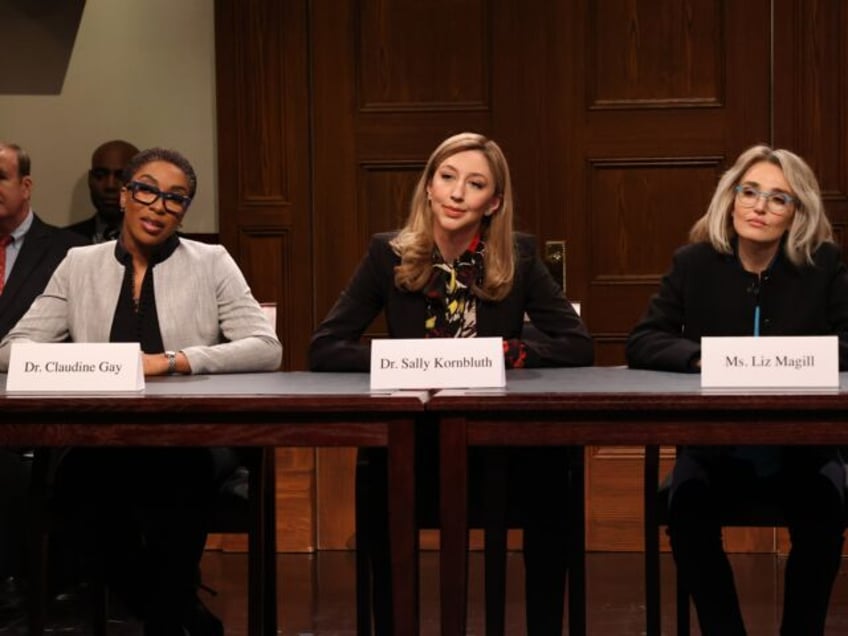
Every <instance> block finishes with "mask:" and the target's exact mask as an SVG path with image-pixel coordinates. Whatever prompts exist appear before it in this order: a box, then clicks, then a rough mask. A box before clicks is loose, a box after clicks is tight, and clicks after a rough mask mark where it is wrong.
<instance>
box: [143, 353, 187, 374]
mask: <svg viewBox="0 0 848 636" xmlns="http://www.w3.org/2000/svg"><path fill="white" fill-rule="evenodd" d="M176 361H177V365H176V368H175V369H174V371H175V373H180V374H183V375H188V374H189V373H191V365H190V364H189V363H188V358H186V356H185V354H184V353H183V352H182V351H178V352H177V356H176ZM142 364H143V366H144V375H145V376H153V375H168V356H166V355H165V354H164V353H145V354H144V355H143V356H142Z"/></svg>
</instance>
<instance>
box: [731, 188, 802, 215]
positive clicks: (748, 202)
mask: <svg viewBox="0 0 848 636" xmlns="http://www.w3.org/2000/svg"><path fill="white" fill-rule="evenodd" d="M760 198H764V199H765V200H766V210H768V211H769V212H771V213H772V214H786V213H787V212H789V208H791V207H792V205H793V204H795V203H798V199H796V198H795V197H793V196H792V195H790V194H786V193H785V192H763V191H762V190H757V189H756V188H755V187H754V186H749V185H738V186H736V200H737V201H738V202H739V205H741V206H742V207H744V208H753V207H754V206H755V205H757V201H759V200H760Z"/></svg>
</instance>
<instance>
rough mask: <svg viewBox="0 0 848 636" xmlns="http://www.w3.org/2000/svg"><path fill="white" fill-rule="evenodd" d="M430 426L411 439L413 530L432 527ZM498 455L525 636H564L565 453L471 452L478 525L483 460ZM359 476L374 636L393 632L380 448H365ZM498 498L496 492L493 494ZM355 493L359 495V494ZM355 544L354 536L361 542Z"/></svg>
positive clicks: (472, 507)
mask: <svg viewBox="0 0 848 636" xmlns="http://www.w3.org/2000/svg"><path fill="white" fill-rule="evenodd" d="M434 430H435V427H429V428H428V427H420V428H419V430H418V433H417V436H416V471H415V472H416V503H417V519H418V524H419V527H437V525H438V520H439V510H438V502H439V498H438V491H439V462H438V440H437V439H436V436H435V434H434V433H433V431H434ZM498 452H500V453H504V454H505V464H506V485H507V489H506V497H507V502H506V504H507V505H506V514H507V522H508V523H509V524H510V526H512V527H521V528H523V531H524V532H523V534H524V545H523V547H524V565H525V599H526V622H527V633H528V635H529V636H560V635H561V634H562V623H563V609H564V600H565V582H566V574H567V569H568V551H567V543H568V542H567V503H568V502H567V483H568V481H567V480H568V449H567V448H554V447H544V448H510V449H487V448H472V449H471V450H470V451H469V484H468V486H469V519H470V522H471V525H475V526H478V527H479V526H481V525H482V521H481V519H483V518H484V515H485V514H486V511H485V510H484V507H485V502H486V501H487V498H488V497H490V496H492V494H493V493H490V492H487V486H488V485H489V484H487V483H486V479H487V473H486V469H487V460H488V457H487V455H489V454H491V453H498ZM357 470H366V471H368V472H367V476H366V478H365V480H364V481H365V482H366V483H367V488H368V493H367V500H368V509H369V513H368V519H367V520H365V523H366V524H367V526H368V544H367V546H366V548H367V552H368V553H369V555H370V558H371V564H370V565H371V571H372V575H373V583H372V589H373V599H374V626H375V633H376V634H377V635H378V636H381V635H386V634H391V633H392V617H391V607H392V590H391V570H390V556H389V555H390V552H389V532H388V510H387V503H386V502H387V500H388V488H387V479H386V474H387V473H386V470H387V457H386V452H385V449H379V448H377V449H374V448H371V449H363V450H361V451H360V454H359V464H358V468H357ZM494 494H495V495H497V493H494ZM364 495H365V494H364V493H357V497H359V496H364ZM359 539H360V538H357V540H359Z"/></svg>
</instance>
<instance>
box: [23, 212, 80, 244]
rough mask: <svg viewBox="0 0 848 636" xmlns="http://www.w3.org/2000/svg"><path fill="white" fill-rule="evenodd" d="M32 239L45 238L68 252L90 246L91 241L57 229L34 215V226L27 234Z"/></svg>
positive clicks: (65, 230) (62, 229)
mask: <svg viewBox="0 0 848 636" xmlns="http://www.w3.org/2000/svg"><path fill="white" fill-rule="evenodd" d="M27 235H28V236H31V237H43V238H46V239H47V240H49V241H50V242H52V243H53V244H55V245H56V246H57V247H59V248H62V249H65V250H67V249H68V248H70V247H75V246H81V245H90V243H91V242H90V241H88V240H86V239H85V237H83V236H80V235H79V234H76V233H74V232H71V231H70V230H68V229H66V228H60V227H56V226H55V225H50V224H49V223H45V222H44V221H42V220H41V219H40V218H39V217H38V216H37V215H33V218H32V225H31V226H30V228H29V231H28V232H27Z"/></svg>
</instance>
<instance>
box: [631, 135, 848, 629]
mask: <svg viewBox="0 0 848 636" xmlns="http://www.w3.org/2000/svg"><path fill="white" fill-rule="evenodd" d="M690 240H691V243H690V244H689V245H687V246H685V247H683V248H681V249H679V250H678V251H677V252H676V253H675V255H674V260H673V263H672V267H671V271H669V272H668V273H667V274H666V275H665V277H664V278H663V280H662V284H661V286H660V291H659V293H658V294H657V295H656V296H654V298H653V299H652V300H651V304H650V306H649V308H648V312H647V314H646V315H645V317H644V318H643V319H642V321H641V322H640V323H639V324H638V325H637V326H636V327H635V329H634V330H633V331H632V333H631V334H630V337H629V339H628V342H627V359H628V362H629V364H630V366H631V367H636V368H643V369H657V370H664V371H681V372H693V373H697V372H698V371H699V370H700V365H701V346H700V342H701V338H702V337H704V336H759V335H762V336H805V335H806V336H814V335H837V336H838V337H839V366H840V369H842V370H846V369H848V273H846V268H845V265H844V264H843V262H842V257H841V254H840V250H839V248H838V247H837V246H836V245H835V244H834V243H833V238H832V232H831V226H830V223H829V221H828V220H827V217H826V215H825V212H824V206H823V204H822V200H821V195H820V193H819V186H818V183H817V181H816V178H815V175H814V174H813V171H812V170H811V169H810V167H809V166H808V165H807V164H806V163H805V162H804V161H803V160H802V159H801V158H800V157H798V156H797V155H795V154H793V153H791V152H789V151H787V150H781V149H772V148H769V147H768V146H762V145H761V146H754V147H752V148H749V149H748V150H746V151H745V152H744V153H742V155H740V157H739V158H738V159H737V161H736V164H735V165H734V166H733V167H732V168H731V169H730V170H728V171H727V172H726V173H725V174H724V175H723V176H722V178H721V180H720V181H719V184H718V187H717V188H716V191H715V193H714V195H713V198H712V202H711V203H710V206H709V208H708V210H707V212H706V214H705V215H704V216H703V217H701V218H700V219H699V220H698V221H697V222H696V223H695V225H694V226H693V228H692V230H691V232H690ZM844 491H845V468H844V466H843V464H842V461H841V458H840V456H839V452H838V450H837V449H836V448H827V447H811V446H798V447H775V446H746V447H720V448H719V447H692V446H689V447H684V448H683V449H681V450H680V452H679V453H678V458H677V461H676V462H675V465H674V469H673V471H672V484H671V498H670V504H669V526H668V531H669V536H670V538H671V548H672V552H673V554H674V559H675V562H676V563H677V571H678V576H680V577H681V578H682V580H683V581H684V582H685V584H686V586H687V587H688V588H689V590H690V591H691V594H692V598H693V600H694V602H695V607H696V609H697V612H698V621H699V623H700V626H701V633H702V634H704V635H705V636H711V635H714V634H715V635H721V636H735V635H737V634H744V633H745V627H744V623H743V620H742V616H741V613H740V610H739V601H738V599H737V597H736V589H735V586H734V581H733V573H732V571H731V569H730V564H729V562H728V560H727V556H726V554H725V552H724V549H723V546H722V533H721V526H720V524H719V521H718V518H719V514H718V511H719V510H720V509H721V506H722V504H723V503H725V502H728V501H737V502H738V501H748V502H749V503H750V501H751V500H756V499H757V498H758V497H763V496H769V497H773V498H774V499H775V503H777V504H778V505H780V506H781V508H782V510H783V512H784V515H785V519H786V523H787V525H788V527H789V534H790V538H791V540H792V549H791V551H790V553H789V559H788V560H787V563H786V579H785V588H784V604H783V618H782V624H781V631H780V633H781V634H782V635H784V636H786V635H789V634H797V635H804V636H814V635H816V634H823V633H824V626H825V619H826V617H827V607H828V603H829V600H830V593H831V588H832V587H833V582H834V579H835V577H836V573H837V570H838V569H839V562H840V558H841V554H842V542H843V536H842V535H843V531H844V525H845V522H844V505H843V500H844V496H845V495H844Z"/></svg>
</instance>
